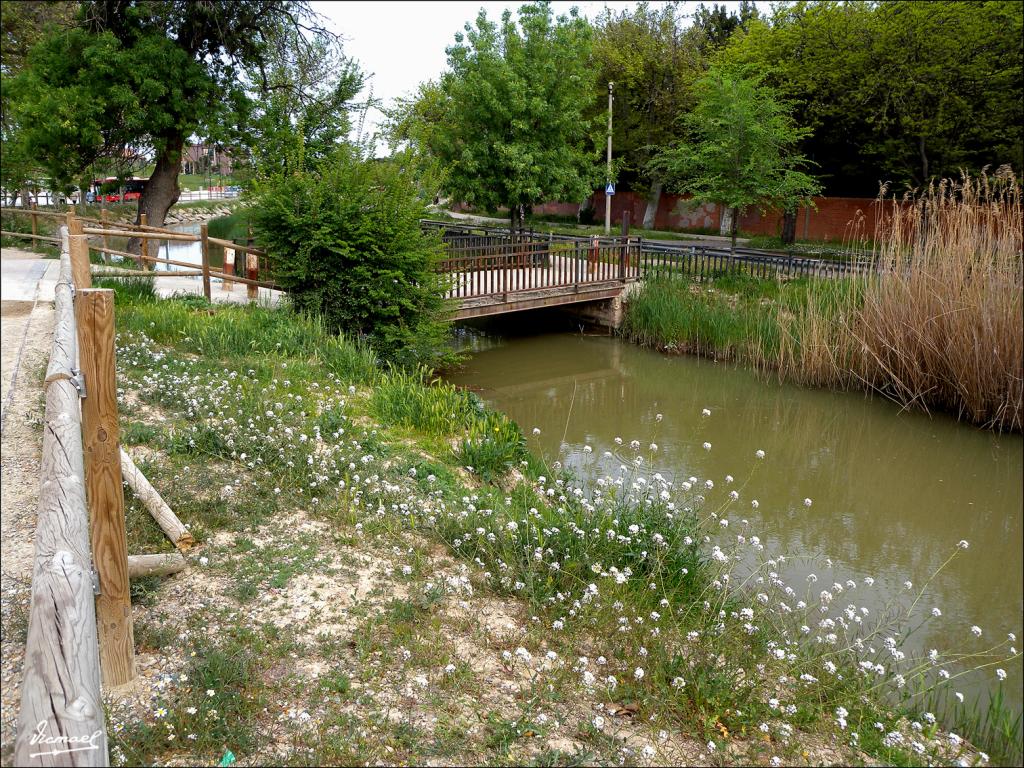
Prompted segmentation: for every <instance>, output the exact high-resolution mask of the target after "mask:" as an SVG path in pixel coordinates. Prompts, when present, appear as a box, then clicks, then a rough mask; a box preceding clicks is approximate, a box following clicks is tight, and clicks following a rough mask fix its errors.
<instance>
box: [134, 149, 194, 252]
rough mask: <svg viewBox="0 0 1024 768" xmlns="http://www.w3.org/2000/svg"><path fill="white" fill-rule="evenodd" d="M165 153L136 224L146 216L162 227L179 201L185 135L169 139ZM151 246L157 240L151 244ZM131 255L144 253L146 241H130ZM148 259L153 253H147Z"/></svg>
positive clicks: (158, 161) (144, 193)
mask: <svg viewBox="0 0 1024 768" xmlns="http://www.w3.org/2000/svg"><path fill="white" fill-rule="evenodd" d="M165 142H166V143H165V145H164V149H163V151H162V152H161V153H160V154H159V155H157V158H156V168H154V169H153V174H152V175H151V176H150V177H149V181H147V182H146V185H145V186H144V187H143V188H142V194H141V195H140V196H139V209H138V211H137V212H136V214H135V223H136V224H141V223H142V214H143V213H145V214H146V218H147V220H148V223H149V226H151V227H162V226H163V225H164V220H165V219H166V218H167V211H169V210H170V209H171V206H172V205H174V204H175V203H176V202H178V197H179V196H180V195H181V189H180V188H179V187H178V172H179V171H180V170H181V151H182V148H183V147H184V146H185V137H184V136H170V137H167V138H166V139H165ZM150 242H151V243H152V242H153V241H150ZM126 250H127V251H128V252H129V253H141V252H142V241H141V240H139V238H137V237H133V238H132V239H131V240H129V241H128V248H127V249H126ZM146 255H147V256H152V254H149V253H147V254H146ZM143 264H144V265H146V266H145V267H144V268H145V269H150V267H149V266H148V265H149V264H150V262H143Z"/></svg>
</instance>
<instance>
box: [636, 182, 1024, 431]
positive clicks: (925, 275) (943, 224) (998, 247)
mask: <svg viewBox="0 0 1024 768" xmlns="http://www.w3.org/2000/svg"><path fill="white" fill-rule="evenodd" d="M907 202H908V203H909V204H907V205H904V206H902V207H900V206H896V205H892V206H890V208H889V211H890V215H888V216H887V217H886V218H885V219H884V220H883V223H882V224H881V225H880V227H879V230H878V231H877V232H876V234H875V243H876V249H875V254H874V256H875V258H876V259H877V260H878V262H879V263H880V264H881V265H882V266H883V269H884V271H882V272H880V273H877V274H872V275H871V276H869V277H865V278H858V279H844V280H813V281H794V282H790V283H776V282H775V281H771V280H768V281H765V280H759V281H758V280H753V279H750V278H743V277H732V276H728V277H722V278H720V279H713V280H712V281H711V282H710V283H689V282H684V281H678V282H675V283H671V282H658V281H655V282H651V283H650V284H648V285H646V286H645V287H644V288H643V289H642V290H641V291H640V292H639V293H638V294H637V295H636V296H635V297H634V298H633V299H632V300H631V301H630V303H629V305H628V308H627V313H626V324H625V333H626V335H627V336H628V337H629V338H631V339H633V340H634V341H637V342H639V343H641V344H646V345H649V346H654V347H657V348H660V349H666V350H669V351H673V350H680V351H690V352H696V353H699V354H704V355H709V356H714V357H722V358H727V359H738V360H743V361H747V362H751V363H753V364H755V365H757V366H758V367H760V368H762V369H764V370H770V371H774V372H776V374H777V375H778V376H780V377H781V378H784V379H788V380H792V381H797V382H799V383H802V384H809V385H813V386H823V387H830V388H834V389H869V390H872V391H876V392H879V393H882V394H883V395H885V396H886V397H889V398H891V399H893V400H895V401H896V402H898V403H900V404H902V405H905V406H907V407H913V408H924V409H926V410H928V409H931V410H940V411H947V412H950V413H953V414H955V415H956V416H957V417H958V418H962V419H964V420H966V421H969V422H971V423H974V424H978V425H981V426H984V427H989V428H994V429H999V430H1008V431H1020V430H1021V428H1022V423H1024V408H1022V401H1024V369H1022V366H1024V363H1022V360H1024V328H1022V325H1021V316H1022V311H1024V300H1022V296H1024V289H1022V284H1021V281H1022V275H1024V270H1022V237H1024V235H1022V225H1024V217H1022V213H1021V198H1020V186H1019V185H1018V184H1017V182H1016V180H1015V179H1013V178H1012V176H1008V177H1002V178H994V179H987V178H984V177H983V178H982V179H981V180H970V179H965V180H964V182H963V183H961V184H957V185H953V184H943V185H939V186H936V187H933V188H931V189H930V190H928V191H927V192H926V193H925V194H923V195H922V196H921V197H920V198H918V199H916V200H909V201H907Z"/></svg>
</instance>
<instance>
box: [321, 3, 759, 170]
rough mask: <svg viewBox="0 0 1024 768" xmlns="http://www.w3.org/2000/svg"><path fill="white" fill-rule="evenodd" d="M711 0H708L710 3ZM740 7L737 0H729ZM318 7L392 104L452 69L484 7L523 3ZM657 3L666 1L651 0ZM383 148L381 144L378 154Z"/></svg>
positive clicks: (371, 119) (599, 6)
mask: <svg viewBox="0 0 1024 768" xmlns="http://www.w3.org/2000/svg"><path fill="white" fill-rule="evenodd" d="M712 4H713V2H712V1H711V0H708V1H707V2H706V5H708V6H709V7H710V6H711V5H712ZM724 4H725V5H726V6H727V7H729V9H730V10H736V8H737V7H738V6H739V3H738V2H726V3H724ZM310 5H311V6H312V8H313V10H315V11H316V12H317V13H320V14H322V15H323V16H324V17H325V19H326V22H327V23H326V26H328V28H330V29H332V31H334V32H336V33H337V34H339V35H341V36H342V38H343V39H344V41H345V45H344V49H345V53H346V55H348V56H349V57H351V58H354V59H356V60H357V61H358V62H359V64H360V66H361V67H362V69H363V71H365V72H367V73H370V74H372V75H373V76H372V77H371V78H370V80H369V85H368V86H367V89H366V90H364V92H363V93H362V94H361V95H360V96H361V97H365V96H366V95H367V93H368V90H369V87H370V86H372V88H373V96H374V98H375V99H380V100H381V101H382V102H383V103H384V104H385V105H388V106H390V105H391V104H393V103H394V100H395V99H396V98H398V97H401V96H408V95H411V94H413V93H414V92H415V91H416V88H417V86H418V85H419V84H420V83H421V82H423V81H425V80H433V79H437V78H438V77H439V76H440V75H441V73H442V72H443V71H444V70H445V69H446V68H447V57H446V55H445V52H444V51H445V48H446V47H448V46H449V45H451V44H452V43H454V42H455V33H456V32H459V31H461V30H462V28H463V25H464V24H465V23H466V22H467V21H472V20H473V19H475V18H476V15H477V12H478V11H479V10H480V8H484V9H486V10H487V16H488V17H489V18H491V19H495V20H497V19H500V18H501V14H502V12H503V11H504V10H505V9H506V8H508V9H511V10H513V11H515V10H516V9H517V8H518V7H519V6H520V5H522V2H520V1H518V0H517V1H516V2H500V1H499V2H479V1H478V2H405V1H402V2H338V1H335V2H324V1H315V2H311V3H310ZM551 5H552V7H553V9H554V12H555V15H556V16H557V15H561V14H566V13H568V11H569V9H570V8H571V7H572V6H574V5H575V6H576V7H577V8H579V10H580V13H581V15H583V16H586V17H587V18H589V19H594V18H596V17H597V16H598V15H600V13H601V12H602V11H603V10H604V9H605V7H608V8H610V9H611V10H613V11H615V12H617V13H618V12H621V11H623V10H625V9H627V8H633V7H635V6H636V2H615V1H612V2H594V1H590V2H575V3H572V2H553V3H552V4H551ZM650 5H651V6H652V7H659V6H663V5H665V3H658V2H652V3H650ZM698 5H699V3H698V2H684V3H680V8H681V13H682V14H683V15H688V14H692V13H693V11H694V9H695V8H696V7H697V6H698ZM757 6H758V9H759V10H760V11H761V12H762V13H767V12H768V10H769V8H768V6H769V3H767V2H758V3H757ZM382 117H383V115H382V114H381V112H380V111H379V110H371V111H370V112H368V114H367V116H366V122H365V124H364V132H367V133H372V132H373V131H374V130H376V128H377V127H378V126H379V124H380V122H381V119H382ZM383 150H384V148H383V147H382V146H380V145H378V149H377V151H378V154H381V153H383Z"/></svg>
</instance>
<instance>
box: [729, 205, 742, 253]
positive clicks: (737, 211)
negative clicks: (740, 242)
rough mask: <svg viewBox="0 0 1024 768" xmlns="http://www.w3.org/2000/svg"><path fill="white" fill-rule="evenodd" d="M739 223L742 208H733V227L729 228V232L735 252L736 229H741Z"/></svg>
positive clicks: (732, 248)
mask: <svg viewBox="0 0 1024 768" xmlns="http://www.w3.org/2000/svg"><path fill="white" fill-rule="evenodd" d="M739 223H740V209H739V208H733V209H732V227H731V228H730V230H729V234H730V235H731V236H732V246H731V250H732V251H733V253H735V252H736V230H738V229H739Z"/></svg>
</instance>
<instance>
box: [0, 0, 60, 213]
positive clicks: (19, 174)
mask: <svg viewBox="0 0 1024 768" xmlns="http://www.w3.org/2000/svg"><path fill="white" fill-rule="evenodd" d="M72 16H73V6H72V5H71V4H70V3H50V2H43V1H42V0H25V2H20V3H0V45H2V48H3V57H2V58H0V153H2V155H3V163H2V164H0V187H3V189H4V190H5V191H11V192H13V193H14V199H15V200H17V197H18V195H19V194H21V195H22V196H23V197H26V198H27V195H28V194H29V192H28V188H29V186H30V185H33V184H34V183H35V182H36V181H37V180H38V178H39V176H40V173H41V172H42V169H41V168H40V167H39V163H37V162H35V161H34V159H33V157H32V156H31V155H30V154H29V153H28V151H27V147H25V145H24V142H22V141H20V136H19V131H18V124H17V121H16V119H15V115H14V113H13V110H12V106H13V104H12V98H11V88H10V84H11V82H12V80H13V79H14V78H15V77H17V76H18V75H20V74H21V73H22V72H23V71H24V69H25V65H26V62H27V60H28V52H29V51H30V50H31V49H32V47H33V46H34V45H35V44H36V43H38V42H39V40H40V39H41V38H42V37H43V36H44V35H45V34H47V32H48V30H52V29H55V28H61V27H66V26H68V25H69V24H70V23H71V20H72ZM4 202H5V203H6V200H5V201H4ZM12 202H13V201H12Z"/></svg>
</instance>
